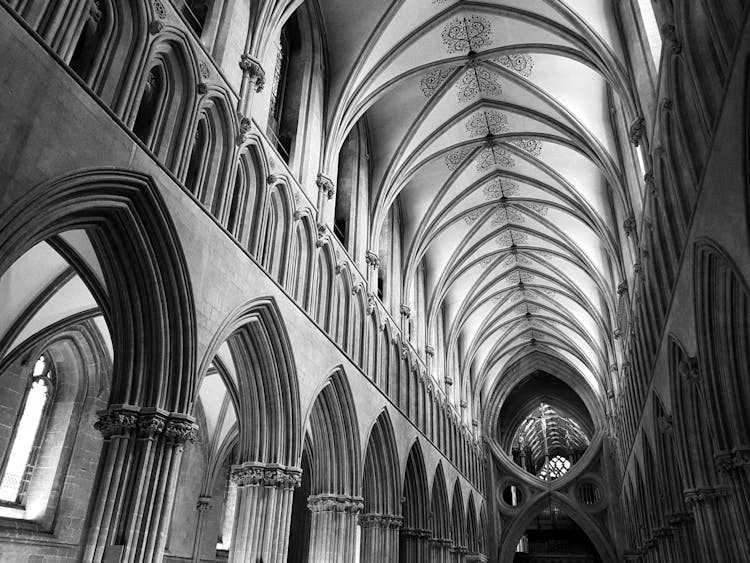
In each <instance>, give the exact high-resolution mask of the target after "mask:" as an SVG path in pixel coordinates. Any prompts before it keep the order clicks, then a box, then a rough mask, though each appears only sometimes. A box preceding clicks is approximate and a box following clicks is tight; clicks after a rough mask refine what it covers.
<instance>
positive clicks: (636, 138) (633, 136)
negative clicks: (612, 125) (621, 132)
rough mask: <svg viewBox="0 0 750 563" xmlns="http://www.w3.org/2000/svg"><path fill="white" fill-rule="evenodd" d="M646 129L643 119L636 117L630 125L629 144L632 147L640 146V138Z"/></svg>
mask: <svg viewBox="0 0 750 563" xmlns="http://www.w3.org/2000/svg"><path fill="white" fill-rule="evenodd" d="M645 128H646V121H645V120H644V119H643V117H641V116H638V117H636V118H635V120H634V121H633V123H631V124H630V142H631V143H633V145H634V146H636V147H637V146H638V145H640V144H641V138H642V137H643V133H644V130H645Z"/></svg>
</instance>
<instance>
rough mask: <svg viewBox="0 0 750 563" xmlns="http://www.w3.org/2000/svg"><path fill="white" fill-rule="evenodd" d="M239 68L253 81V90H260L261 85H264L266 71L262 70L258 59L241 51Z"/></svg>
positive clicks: (261, 89)
mask: <svg viewBox="0 0 750 563" xmlns="http://www.w3.org/2000/svg"><path fill="white" fill-rule="evenodd" d="M240 68H241V69H242V73H243V74H244V75H246V76H247V78H248V80H250V82H254V83H255V91H256V92H258V93H260V92H262V91H263V87H264V86H265V85H266V71H265V70H263V66H262V65H261V64H260V61H259V60H258V59H256V58H255V57H251V56H250V55H248V54H247V53H243V54H242V55H241V56H240Z"/></svg>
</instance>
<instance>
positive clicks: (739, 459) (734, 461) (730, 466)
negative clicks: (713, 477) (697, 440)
mask: <svg viewBox="0 0 750 563" xmlns="http://www.w3.org/2000/svg"><path fill="white" fill-rule="evenodd" d="M714 463H715V465H716V469H717V470H718V471H719V472H720V473H732V472H734V471H739V470H741V469H744V468H747V467H748V466H750V446H739V447H736V448H733V449H732V450H731V451H723V452H719V453H718V454H716V455H715V456H714Z"/></svg>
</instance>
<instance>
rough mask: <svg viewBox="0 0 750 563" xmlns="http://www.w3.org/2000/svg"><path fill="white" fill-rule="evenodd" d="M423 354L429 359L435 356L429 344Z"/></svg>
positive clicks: (433, 349)
mask: <svg viewBox="0 0 750 563" xmlns="http://www.w3.org/2000/svg"><path fill="white" fill-rule="evenodd" d="M424 353H425V354H427V356H429V357H430V358H432V357H434V356H435V348H434V347H433V346H430V345H429V344H428V345H427V346H425V347H424Z"/></svg>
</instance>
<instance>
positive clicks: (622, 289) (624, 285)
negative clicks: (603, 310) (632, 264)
mask: <svg viewBox="0 0 750 563" xmlns="http://www.w3.org/2000/svg"><path fill="white" fill-rule="evenodd" d="M627 292H628V282H627V280H626V281H623V282H620V284H619V285H618V286H617V295H625V294H627Z"/></svg>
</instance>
